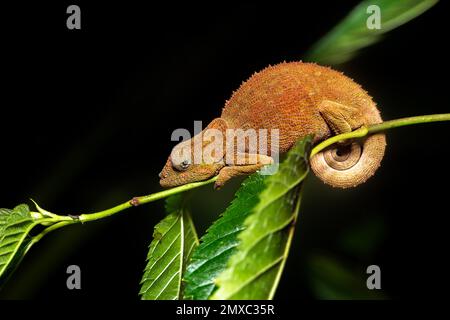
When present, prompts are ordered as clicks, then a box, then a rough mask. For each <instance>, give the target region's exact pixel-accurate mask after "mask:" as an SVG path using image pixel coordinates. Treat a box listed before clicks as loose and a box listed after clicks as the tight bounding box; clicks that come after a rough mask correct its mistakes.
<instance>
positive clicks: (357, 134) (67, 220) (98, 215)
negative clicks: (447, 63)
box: [34, 113, 450, 242]
mask: <svg viewBox="0 0 450 320" xmlns="http://www.w3.org/2000/svg"><path fill="white" fill-rule="evenodd" d="M437 121H450V113H445V114H433V115H425V116H417V117H409V118H401V119H396V120H390V121H386V122H383V123H380V124H375V125H372V126H368V127H361V128H359V129H357V130H355V131H352V132H348V133H343V134H339V135H337V136H333V137H331V138H329V139H327V140H325V141H323V142H321V143H319V144H318V145H317V146H315V147H314V148H313V149H312V151H311V154H310V157H313V156H314V155H315V154H317V153H319V152H320V151H322V150H323V149H325V148H327V147H329V146H330V145H332V144H334V143H336V142H338V141H343V140H347V139H353V138H362V137H364V136H366V135H368V134H370V133H377V132H380V131H384V130H387V129H392V128H398V127H403V126H407V125H413V124H418V123H428V122H437ZM216 179H217V177H213V178H211V179H209V180H206V181H200V182H193V183H189V184H185V185H182V186H179V187H175V188H172V189H168V190H164V191H160V192H157V193H153V194H150V195H146V196H141V197H135V198H133V199H131V200H129V201H127V202H124V203H122V204H119V205H117V206H115V207H113V208H110V209H106V210H103V211H99V212H95V213H88V214H82V215H79V216H59V215H55V214H51V213H49V212H48V211H45V210H43V209H41V208H39V207H38V209H39V211H40V212H42V213H44V214H46V215H49V216H51V217H52V220H53V221H55V222H58V223H56V224H55V225H53V226H51V227H49V228H47V229H45V230H44V232H43V234H42V235H39V238H36V239H35V241H34V242H36V241H38V240H39V239H40V238H41V237H42V236H43V235H44V234H46V233H47V232H50V231H52V230H54V229H58V228H60V227H62V226H65V225H68V224H73V223H77V222H82V223H83V222H88V221H95V220H98V219H103V218H106V217H108V216H111V215H113V214H115V213H118V212H120V211H123V210H125V209H128V208H130V207H135V206H139V205H141V204H144V203H149V202H153V201H156V200H159V199H163V198H166V197H169V196H171V195H174V194H177V193H181V192H185V191H188V190H191V189H194V188H198V187H201V186H204V185H207V184H210V183H212V182H214V181H216ZM62 222H64V223H62Z"/></svg>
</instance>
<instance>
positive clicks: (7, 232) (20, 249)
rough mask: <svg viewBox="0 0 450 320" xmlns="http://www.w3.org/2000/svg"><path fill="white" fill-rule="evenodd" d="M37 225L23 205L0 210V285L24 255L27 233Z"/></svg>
mask: <svg viewBox="0 0 450 320" xmlns="http://www.w3.org/2000/svg"><path fill="white" fill-rule="evenodd" d="M37 223H38V222H37V220H35V219H34V217H33V216H32V215H31V213H30V210H29V208H28V206H27V205H25V204H21V205H18V206H17V207H15V208H14V209H12V210H10V209H1V208H0V285H2V284H3V283H4V282H5V281H6V278H7V277H8V275H9V274H10V273H11V271H13V270H14V269H15V267H16V266H17V264H18V263H19V262H20V260H21V259H22V257H23V255H24V254H25V253H26V251H27V249H28V245H29V244H30V240H31V238H30V237H29V236H28V233H29V232H30V230H31V229H32V228H33V227H34V226H35V225H36V224H37Z"/></svg>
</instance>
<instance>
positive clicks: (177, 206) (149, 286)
mask: <svg viewBox="0 0 450 320" xmlns="http://www.w3.org/2000/svg"><path fill="white" fill-rule="evenodd" d="M166 211H167V212H168V213H169V214H168V215H167V216H166V217H165V218H164V219H163V220H162V221H161V222H159V223H158V224H157V225H156V226H155V229H154V233H153V241H152V242H151V243H150V247H149V252H148V256H147V266H146V268H145V271H144V276H143V278H142V281H141V290H140V293H139V294H140V295H141V298H142V299H143V300H180V299H182V297H183V282H182V276H183V273H184V270H185V267H186V264H187V261H188V259H189V257H190V255H191V253H192V251H193V249H194V248H195V247H196V246H197V245H198V239H197V234H196V231H195V228H194V224H193V222H192V219H191V216H190V214H189V212H188V211H187V210H186V209H185V208H184V207H183V201H182V196H181V195H176V196H172V197H170V198H168V199H167V202H166Z"/></svg>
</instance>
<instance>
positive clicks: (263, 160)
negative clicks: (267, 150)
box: [214, 153, 274, 189]
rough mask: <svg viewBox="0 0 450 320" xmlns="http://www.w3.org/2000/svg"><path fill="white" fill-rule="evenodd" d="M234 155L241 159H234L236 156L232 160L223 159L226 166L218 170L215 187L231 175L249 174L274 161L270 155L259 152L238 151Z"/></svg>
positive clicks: (222, 183) (219, 185)
mask: <svg viewBox="0 0 450 320" xmlns="http://www.w3.org/2000/svg"><path fill="white" fill-rule="evenodd" d="M236 156H238V157H240V158H239V159H240V160H241V161H235V159H236V158H235V159H233V161H232V162H228V163H227V161H225V163H226V166H225V167H224V168H222V169H221V170H220V172H219V174H218V176H217V180H216V182H215V183H214V188H215V189H219V188H221V187H222V186H223V185H224V184H225V183H226V182H227V181H228V180H230V179H231V178H233V177H236V176H241V175H248V174H251V173H253V172H256V171H257V170H259V169H261V168H262V167H264V166H265V165H268V164H272V163H273V162H274V160H273V158H272V157H269V156H266V155H261V154H250V153H238V154H236ZM239 163H242V164H239Z"/></svg>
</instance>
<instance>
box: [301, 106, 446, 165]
mask: <svg viewBox="0 0 450 320" xmlns="http://www.w3.org/2000/svg"><path fill="white" fill-rule="evenodd" d="M438 121H450V113H443V114H431V115H425V116H417V117H408V118H401V119H396V120H390V121H385V122H382V123H379V124H374V125H371V126H368V127H361V128H359V129H357V130H355V131H352V132H347V133H342V134H338V135H337V136H333V137H331V138H329V139H327V140H325V141H323V142H321V143H319V144H318V145H317V146H315V147H314V148H313V149H312V150H311V153H310V155H309V156H310V158H312V157H313V156H314V155H316V154H317V153H319V152H320V151H322V150H323V149H325V148H327V147H329V146H331V145H332V144H334V143H336V142H338V141H343V140H347V139H353V138H362V137H364V136H366V135H368V134H370V133H377V132H380V131H385V130H388V129H392V128H398V127H403V126H409V125H413V124H418V123H429V122H438Z"/></svg>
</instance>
